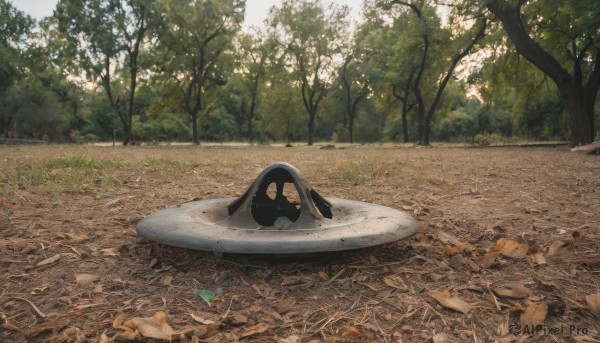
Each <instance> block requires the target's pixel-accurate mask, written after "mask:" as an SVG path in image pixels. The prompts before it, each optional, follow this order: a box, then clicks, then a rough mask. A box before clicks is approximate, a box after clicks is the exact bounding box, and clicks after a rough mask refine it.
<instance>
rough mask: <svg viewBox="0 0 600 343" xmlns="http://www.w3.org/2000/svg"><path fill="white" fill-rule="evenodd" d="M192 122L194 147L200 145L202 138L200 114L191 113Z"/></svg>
mask: <svg viewBox="0 0 600 343" xmlns="http://www.w3.org/2000/svg"><path fill="white" fill-rule="evenodd" d="M190 120H191V121H192V145H200V136H199V134H198V112H192V113H190Z"/></svg>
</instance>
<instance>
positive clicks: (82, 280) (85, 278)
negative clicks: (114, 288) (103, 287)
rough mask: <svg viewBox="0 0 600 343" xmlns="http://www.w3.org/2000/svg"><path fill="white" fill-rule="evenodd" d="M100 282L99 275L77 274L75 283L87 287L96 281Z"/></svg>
mask: <svg viewBox="0 0 600 343" xmlns="http://www.w3.org/2000/svg"><path fill="white" fill-rule="evenodd" d="M98 280H100V276H99V275H95V274H75V281H76V282H77V283H78V284H80V285H86V284H88V283H92V282H94V281H98Z"/></svg>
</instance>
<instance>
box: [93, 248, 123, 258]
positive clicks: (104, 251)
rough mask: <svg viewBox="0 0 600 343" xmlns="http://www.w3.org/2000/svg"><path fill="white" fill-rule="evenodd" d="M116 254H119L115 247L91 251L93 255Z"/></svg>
mask: <svg viewBox="0 0 600 343" xmlns="http://www.w3.org/2000/svg"><path fill="white" fill-rule="evenodd" d="M117 255H119V253H117V248H106V249H101V250H96V251H94V252H93V253H92V256H95V257H99V256H117Z"/></svg>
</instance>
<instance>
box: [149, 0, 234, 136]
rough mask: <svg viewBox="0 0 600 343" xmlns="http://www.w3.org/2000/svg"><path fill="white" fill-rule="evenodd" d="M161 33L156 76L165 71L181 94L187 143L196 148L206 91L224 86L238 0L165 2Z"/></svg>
mask: <svg viewBox="0 0 600 343" xmlns="http://www.w3.org/2000/svg"><path fill="white" fill-rule="evenodd" d="M162 5H163V8H164V13H165V21H166V24H165V30H164V31H162V32H161V34H160V37H159V39H160V43H159V44H160V45H159V48H160V50H159V55H160V56H159V58H160V59H161V60H162V62H159V63H158V64H157V65H156V67H157V69H158V70H157V72H160V73H164V74H165V75H166V76H167V77H168V82H172V83H173V84H174V85H175V87H177V89H179V92H180V95H181V102H182V107H183V110H184V111H185V112H186V113H187V114H188V115H189V119H190V123H191V126H192V141H193V144H194V145H198V144H200V138H199V134H198V114H199V113H202V112H204V113H206V112H207V111H209V110H210V108H209V107H208V106H207V104H205V97H206V93H207V91H209V90H211V89H212V88H214V87H217V86H222V85H224V84H225V83H226V82H227V71H228V70H229V69H230V66H231V63H230V61H229V59H230V58H231V54H230V53H229V52H230V50H231V49H232V40H233V37H234V35H235V34H236V33H237V32H238V31H239V29H240V27H241V23H242V21H243V19H244V2H243V1H240V0H227V1H220V0H197V1H193V2H190V1H188V0H164V1H163V2H162Z"/></svg>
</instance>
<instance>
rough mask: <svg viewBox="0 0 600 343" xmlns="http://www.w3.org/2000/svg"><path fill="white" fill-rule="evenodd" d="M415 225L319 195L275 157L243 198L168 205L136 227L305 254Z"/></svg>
mask: <svg viewBox="0 0 600 343" xmlns="http://www.w3.org/2000/svg"><path fill="white" fill-rule="evenodd" d="M288 186H289V187H288ZM417 227H418V222H417V221H416V220H415V219H414V218H413V217H412V216H410V215H409V214H407V213H405V212H403V211H399V210H395V209H392V208H389V207H385V206H381V205H376V204H371V203H366V202H362V201H353V200H345V199H338V198H323V197H321V196H320V195H319V193H317V192H316V191H315V190H314V189H313V188H312V187H310V185H309V184H308V182H306V180H304V179H303V178H302V176H301V175H300V172H299V171H298V170H297V169H296V168H294V167H293V166H292V165H290V164H287V163H282V162H278V163H274V164H272V165H270V166H268V167H267V168H266V169H265V170H263V171H262V172H261V173H260V175H259V176H258V177H257V178H256V180H255V181H254V182H253V183H252V185H250V187H249V188H248V190H247V191H246V193H245V194H244V195H242V196H241V197H240V198H237V199H236V198H226V199H212V200H202V201H192V202H188V203H184V204H182V205H179V206H176V207H171V208H167V209H164V210H161V211H158V212H155V213H152V214H150V215H149V216H147V217H146V218H144V219H143V220H142V221H140V222H139V223H138V224H137V226H136V229H137V232H138V233H139V234H140V235H142V236H144V237H147V238H149V239H152V240H156V241H159V242H162V243H165V244H169V245H174V246H178V247H181V248H189V249H196V250H206V251H214V252H223V253H255V254H256V253H258V254H303V253H312V252H327V251H340V250H351V249H359V248H365V247H369V246H375V245H380V244H384V243H389V242H393V241H396V240H399V239H403V238H406V237H409V236H411V235H413V234H414V233H415V232H416V230H417Z"/></svg>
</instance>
